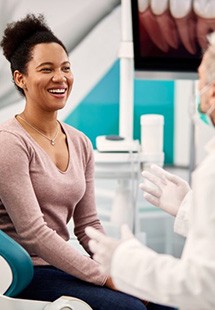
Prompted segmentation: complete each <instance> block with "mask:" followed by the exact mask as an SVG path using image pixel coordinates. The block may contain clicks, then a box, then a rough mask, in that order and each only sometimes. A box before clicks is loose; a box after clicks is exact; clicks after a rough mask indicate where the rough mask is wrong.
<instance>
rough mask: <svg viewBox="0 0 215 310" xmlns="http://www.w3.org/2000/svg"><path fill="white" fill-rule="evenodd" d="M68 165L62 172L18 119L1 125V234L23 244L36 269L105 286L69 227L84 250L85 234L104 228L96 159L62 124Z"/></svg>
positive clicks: (81, 136)
mask: <svg viewBox="0 0 215 310" xmlns="http://www.w3.org/2000/svg"><path fill="white" fill-rule="evenodd" d="M61 126H62V128H63V130H64V132H65V134H66V137H67V143H68V149H69V164H68V167H67V170H66V171H64V172H63V171H60V170H59V169H58V168H57V167H56V165H55V163H54V162H53V161H52V160H51V158H50V157H49V155H48V154H47V153H46V152H45V151H44V150H43V149H42V148H41V147H40V145H39V144H38V143H37V142H36V141H35V140H34V139H33V138H32V137H31V136H30V135H29V134H28V133H27V132H26V130H25V129H24V128H23V127H22V126H21V124H20V123H19V122H18V121H17V120H16V118H15V117H14V118H13V119H11V120H9V121H7V122H5V123H4V124H2V125H1V126H0V229H2V230H3V231H5V232H6V233H7V234H8V235H10V236H11V237H12V238H13V239H14V240H16V241H17V242H18V243H20V244H21V245H22V246H23V247H24V248H25V249H26V250H27V251H28V253H29V254H30V255H31V257H32V260H33V263H34V265H47V264H50V265H53V266H55V267H57V268H59V269H61V270H63V271H65V272H67V273H69V274H71V275H74V276H76V277H78V278H80V279H82V280H85V281H88V282H92V283H95V284H99V285H103V284H104V282H105V280H106V278H107V277H106V276H104V275H103V274H101V273H100V271H99V269H98V264H97V263H96V262H95V261H94V260H92V259H91V258H90V257H88V256H87V255H83V254H81V253H80V252H79V251H78V250H77V249H75V248H73V247H72V246H71V244H70V243H68V242H67V241H68V240H69V232H68V229H67V223H68V222H69V220H70V219H71V218H73V220H74V227H75V229H74V232H75V234H76V236H77V238H78V240H79V242H80V244H81V245H82V246H83V247H84V249H85V250H86V251H87V252H88V253H90V252H89V249H88V241H89V239H88V237H87V236H86V234H85V232H84V229H85V227H86V226H93V227H95V228H96V229H99V230H100V231H103V228H102V226H101V224H100V222H99V220H98V217H97V212H96V207H95V195H94V159H93V150H92V145H91V142H90V140H89V139H88V138H87V137H86V136H85V135H84V134H83V133H81V132H80V131H78V130H76V129H75V128H73V127H71V126H68V125H66V124H63V123H61Z"/></svg>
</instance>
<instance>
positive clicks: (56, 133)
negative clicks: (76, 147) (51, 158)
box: [17, 115, 59, 146]
mask: <svg viewBox="0 0 215 310" xmlns="http://www.w3.org/2000/svg"><path fill="white" fill-rule="evenodd" d="M17 116H18V117H19V118H20V119H21V120H23V122H25V123H26V124H27V125H28V126H29V127H31V128H32V129H34V130H35V131H36V132H38V133H39V134H40V135H41V136H43V137H44V138H46V139H47V140H49V141H50V143H51V145H52V146H54V145H55V140H56V139H57V136H58V133H59V126H58V122H57V121H56V122H57V129H56V132H55V135H54V137H53V138H51V139H50V138H49V137H47V136H46V135H44V133H42V132H41V131H40V130H39V129H37V128H36V127H34V126H33V125H31V124H30V123H29V122H28V121H26V120H25V119H24V118H23V117H22V116H20V115H17Z"/></svg>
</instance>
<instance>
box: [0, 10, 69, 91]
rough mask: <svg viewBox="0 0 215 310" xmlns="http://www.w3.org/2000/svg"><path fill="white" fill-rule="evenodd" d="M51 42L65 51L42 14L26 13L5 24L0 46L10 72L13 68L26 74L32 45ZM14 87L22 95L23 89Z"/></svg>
mask: <svg viewBox="0 0 215 310" xmlns="http://www.w3.org/2000/svg"><path fill="white" fill-rule="evenodd" d="M52 42H55V43H58V44H59V45H61V46H62V47H63V49H64V50H65V52H66V53H67V50H66V47H65V46H64V44H63V43H62V42H61V41H60V40H59V39H58V38H57V37H56V36H55V35H54V33H53V32H52V30H51V29H50V28H49V26H48V25H47V24H46V22H45V18H44V16H43V15H42V14H39V15H38V16H35V15H34V14H28V15H26V17H25V18H23V19H21V20H19V21H16V22H12V23H9V24H8V25H7V26H6V29H5V31H4V36H3V38H2V41H1V47H2V49H3V54H4V56H5V57H6V59H7V60H8V61H9V62H10V65H11V72H12V74H13V72H14V71H15V70H19V71H20V72H21V73H23V74H26V72H27V64H28V62H29V61H30V60H31V57H32V50H33V47H34V46H35V45H37V44H40V43H52ZM67 54H68V53H67ZM16 87H17V88H18V90H19V91H20V92H21V94H22V95H24V92H23V90H22V89H21V88H19V87H18V86H17V85H16Z"/></svg>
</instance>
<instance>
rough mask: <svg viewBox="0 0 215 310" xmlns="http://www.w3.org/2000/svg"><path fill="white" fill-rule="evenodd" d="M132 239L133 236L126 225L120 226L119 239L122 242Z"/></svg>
mask: <svg viewBox="0 0 215 310" xmlns="http://www.w3.org/2000/svg"><path fill="white" fill-rule="evenodd" d="M131 238H134V235H133V234H132V232H131V230H130V229H129V227H128V225H126V224H123V225H122V226H121V239H122V240H128V239H131Z"/></svg>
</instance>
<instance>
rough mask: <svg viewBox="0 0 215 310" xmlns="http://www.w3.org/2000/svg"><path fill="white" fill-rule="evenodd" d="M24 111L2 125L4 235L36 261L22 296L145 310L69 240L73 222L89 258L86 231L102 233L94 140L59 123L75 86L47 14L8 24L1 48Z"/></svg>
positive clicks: (0, 190) (0, 184)
mask: <svg viewBox="0 0 215 310" xmlns="http://www.w3.org/2000/svg"><path fill="white" fill-rule="evenodd" d="M1 47H2V48H3V53H4V55H5V57H6V58H7V59H8V61H9V62H10V65H11V71H12V75H13V80H14V83H15V86H16V87H17V89H18V91H19V92H20V93H21V94H22V95H23V96H24V98H25V107H24V110H23V111H22V112H21V113H20V114H18V115H16V116H15V117H13V118H12V119H10V120H9V121H7V122H5V123H4V124H3V125H1V126H0V144H1V148H0V162H1V174H0V229H2V230H3V231H5V232H6V233H7V234H8V235H10V236H11V237H12V238H13V239H15V240H16V241H17V242H19V243H20V244H21V245H22V246H23V247H24V248H25V249H26V250H27V251H28V252H29V254H30V255H31V257H32V261H33V264H34V266H35V267H34V277H33V280H32V282H31V283H30V284H29V286H28V287H27V288H26V289H25V290H24V291H23V292H22V293H21V294H20V295H19V296H18V297H19V298H28V299H40V300H47V301H53V300H55V299H56V298H58V297H59V296H61V295H69V296H71V295H72V296H74V297H77V298H81V299H83V300H84V301H86V302H87V303H88V304H89V305H90V306H91V307H92V308H93V309H104V310H105V309H108V310H109V309H117V310H120V309H124V310H125V309H133V310H134V309H137V310H139V309H140V310H141V309H143V310H144V309H146V308H145V305H144V303H143V302H142V301H141V300H139V299H137V298H134V297H131V296H129V295H126V294H124V293H121V292H118V291H116V290H115V288H114V285H113V283H112V281H111V278H109V277H108V276H107V275H104V274H102V273H101V272H100V270H99V268H98V264H97V263H96V262H95V261H94V260H93V259H92V258H91V257H90V256H84V255H82V254H80V252H78V251H77V250H76V249H75V248H73V247H72V246H71V245H70V244H69V243H68V242H67V241H68V240H69V232H68V230H67V226H66V225H67V223H68V222H69V220H70V219H71V218H73V220H74V227H75V228H74V232H75V234H76V236H77V238H78V240H79V242H80V244H81V245H82V246H83V247H84V249H85V250H86V251H87V252H88V253H89V254H91V253H90V250H89V248H88V241H89V238H88V237H87V235H86V234H85V227H86V226H91V227H94V228H96V229H98V230H99V231H101V232H102V233H104V231H103V228H102V226H101V224H100V222H99V220H98V217H97V213H96V208H95V197H94V180H93V178H94V177H93V169H94V162H93V152H92V146H91V143H90V141H89V139H88V138H87V137H86V136H85V135H84V134H83V133H81V132H80V131H78V130H76V129H75V128H73V127H71V126H68V125H66V124H63V123H61V122H59V121H58V120H57V112H58V110H59V109H62V108H63V107H64V106H65V104H66V101H67V99H68V96H69V94H70V92H71V90H72V86H73V75H72V72H71V64H70V62H69V59H68V54H67V50H66V48H65V46H64V45H63V43H62V42H61V41H60V40H59V39H58V38H56V36H55V35H54V34H53V32H52V31H51V30H50V28H49V27H48V26H47V25H46V23H45V21H44V18H43V16H42V15H40V16H38V17H36V16H35V15H27V16H26V17H25V18H24V19H22V20H20V21H17V22H15V23H12V24H9V25H8V26H7V28H6V29H5V32H4V37H3V39H2V42H1Z"/></svg>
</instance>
